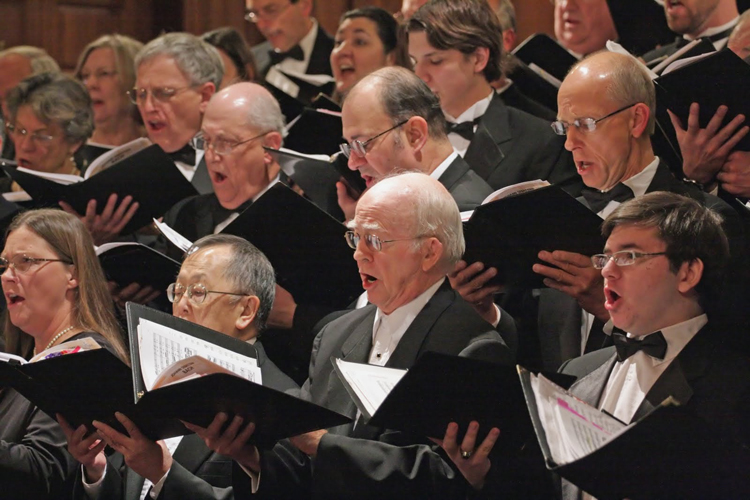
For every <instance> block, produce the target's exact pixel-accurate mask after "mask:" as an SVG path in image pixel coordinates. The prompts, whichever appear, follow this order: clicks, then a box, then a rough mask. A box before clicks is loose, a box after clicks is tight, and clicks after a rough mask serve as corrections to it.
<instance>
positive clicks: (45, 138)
mask: <svg viewBox="0 0 750 500" xmlns="http://www.w3.org/2000/svg"><path fill="white" fill-rule="evenodd" d="M5 128H6V129H7V130H8V133H9V134H11V135H13V136H14V137H15V139H14V140H16V139H18V138H20V137H26V136H29V138H30V139H31V141H32V142H33V143H35V144H36V145H38V146H47V145H48V144H49V143H50V142H52V139H54V138H55V136H54V135H49V134H42V133H40V132H32V133H29V131H28V130H26V129H25V128H21V127H18V126H16V125H13V124H12V123H8V124H6V125H5Z"/></svg>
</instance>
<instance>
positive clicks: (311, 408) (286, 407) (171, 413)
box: [126, 303, 350, 447]
mask: <svg viewBox="0 0 750 500" xmlns="http://www.w3.org/2000/svg"><path fill="white" fill-rule="evenodd" d="M126 309H127V317H128V331H129V334H130V355H131V360H132V364H133V370H132V374H133V393H132V394H133V395H134V396H135V399H136V400H137V404H136V406H139V407H142V409H143V410H144V411H148V412H149V413H152V414H156V415H160V416H164V417H169V418H177V419H180V420H184V421H186V422H191V423H194V424H197V425H200V426H202V427H207V426H208V425H209V424H210V423H211V421H212V420H213V419H214V417H215V416H216V414H217V413H219V412H226V413H228V414H229V415H230V417H231V416H232V415H240V416H242V417H243V419H244V420H245V422H248V421H253V422H255V425H256V429H255V432H254V434H253V438H252V439H253V442H255V443H256V444H257V445H258V446H261V447H266V446H273V444H274V443H275V442H276V441H278V440H279V439H283V438H285V437H289V436H295V435H298V434H302V433H304V432H309V431H313V430H317V429H322V428H326V427H333V426H336V425H341V424H345V423H347V422H349V421H350V419H349V418H348V417H345V416H343V415H340V414H339V413H336V412H333V411H331V410H328V409H326V408H323V407H321V406H318V405H315V404H313V403H310V402H308V401H305V400H302V399H299V398H297V397H294V396H292V395H289V394H286V393H284V392H280V391H277V390H275V389H271V388H269V387H264V386H262V385H260V384H257V383H254V382H251V381H250V380H247V379H245V378H242V377H240V376H238V375H229V374H227V373H213V374H209V375H204V376H201V377H199V378H192V379H189V380H184V381H178V382H175V383H172V384H170V385H166V386H164V387H160V388H158V389H154V390H150V391H149V390H148V389H147V388H146V385H145V382H144V377H143V373H142V368H143V365H142V364H141V345H140V342H139V338H140V337H139V326H141V327H143V326H144V325H142V321H143V320H147V321H150V322H153V323H157V324H158V325H161V326H164V327H167V328H169V329H172V330H177V331H178V332H180V333H183V334H185V335H188V336H190V337H194V338H195V339H199V341H202V342H201V343H207V344H209V345H211V346H218V347H221V348H224V349H227V350H229V351H232V352H234V353H237V354H240V355H242V356H245V357H249V358H257V353H256V352H255V347H254V346H253V345H252V344H249V343H247V342H243V341H241V340H238V339H235V338H232V337H229V336H228V335H224V334H222V333H219V332H215V331H213V330H210V329H208V328H204V327H202V326H200V325H196V324H195V323H191V322H189V321H185V320H182V319H180V318H176V317H174V316H171V315H169V314H165V313H162V312H160V311H156V310H154V309H149V308H147V307H144V306H141V305H138V304H134V303H128V304H127V306H126ZM140 335H141V336H144V335H146V334H145V333H144V331H142V332H140ZM159 342H160V343H159V344H158V345H160V346H162V348H165V349H169V348H174V349H176V348H177V347H176V346H175V345H168V344H166V343H164V342H162V341H159ZM181 347H182V348H183V349H186V350H187V349H189V348H188V347H187V346H181ZM187 354H198V355H201V352H200V350H199V351H198V352H192V351H190V352H182V353H180V355H182V356H183V357H187V356H186V355H187ZM206 357H207V359H209V358H211V357H214V359H215V357H216V355H215V354H213V355H212V354H210V353H208V354H206ZM178 359H179V358H178ZM178 368H179V367H178Z"/></svg>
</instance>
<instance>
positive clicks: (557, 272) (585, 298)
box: [532, 250, 609, 322]
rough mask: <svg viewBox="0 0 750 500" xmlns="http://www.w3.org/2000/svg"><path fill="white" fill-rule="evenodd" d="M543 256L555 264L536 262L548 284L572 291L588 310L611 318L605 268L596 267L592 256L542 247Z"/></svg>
mask: <svg viewBox="0 0 750 500" xmlns="http://www.w3.org/2000/svg"><path fill="white" fill-rule="evenodd" d="M538 257H539V259H540V260H542V261H544V262H548V263H549V264H552V266H554V267H550V266H545V265H543V264H534V267H533V268H532V269H533V270H534V272H535V273H537V274H541V275H542V276H545V278H544V284H545V285H546V286H548V287H550V288H553V289H555V290H559V291H561V292H563V293H565V294H567V295H570V296H571V297H573V298H574V299H576V300H577V301H578V305H580V306H581V307H582V308H583V309H584V310H586V311H588V312H590V313H591V314H593V315H594V316H596V317H597V318H598V319H600V320H602V321H605V322H606V321H607V320H609V313H607V310H606V309H605V308H604V279H603V278H602V274H601V271H598V270H596V269H594V266H593V265H592V264H591V259H590V258H589V257H587V256H585V255H582V254H580V253H573V252H564V251H562V250H556V251H554V252H546V251H544V250H542V251H541V252H539V255H538Z"/></svg>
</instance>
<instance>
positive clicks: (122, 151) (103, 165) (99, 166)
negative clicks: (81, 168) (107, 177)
mask: <svg viewBox="0 0 750 500" xmlns="http://www.w3.org/2000/svg"><path fill="white" fill-rule="evenodd" d="M150 145H151V141H150V140H148V139H147V138H145V137H139V138H138V139H134V140H132V141H130V142H128V143H126V144H123V145H122V146H118V147H116V148H113V149H111V150H109V151H107V152H106V153H104V154H103V155H101V156H99V157H98V158H97V159H95V160H94V161H92V162H91V165H89V168H87V169H86V173H84V174H83V178H84V179H88V178H89V177H91V176H92V175H94V174H98V173H99V172H101V171H102V170H106V169H108V168H109V167H111V166H113V165H117V164H118V163H120V162H121V161H122V160H124V159H125V158H127V157H129V156H133V155H134V154H136V153H137V152H139V151H141V150H143V149H146V148H147V147H149V146H150Z"/></svg>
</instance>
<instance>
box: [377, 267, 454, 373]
mask: <svg viewBox="0 0 750 500" xmlns="http://www.w3.org/2000/svg"><path fill="white" fill-rule="evenodd" d="M444 281H445V278H441V279H440V280H438V281H437V282H436V283H435V284H434V285H432V286H431V287H429V288H428V289H427V290H425V291H424V292H422V293H421V294H420V295H419V296H418V297H417V298H415V299H414V300H412V301H411V302H409V303H408V304H405V305H403V306H401V307H399V308H398V309H396V310H395V311H393V312H392V313H391V314H385V313H384V312H383V311H381V310H380V308H378V309H377V311H375V321H374V323H373V327H372V350H370V359H369V363H370V364H371V365H379V366H385V364H386V363H387V362H388V359H389V358H390V357H391V354H393V351H395V350H396V347H397V346H398V343H399V341H401V337H403V336H404V333H406V330H408V329H409V326H411V324H412V322H413V321H414V318H416V317H417V315H418V314H419V313H420V311H422V309H424V306H425V305H426V304H427V302H429V301H430V299H431V298H432V296H433V295H435V292H437V291H438V288H440V285H442V284H443V282H444Z"/></svg>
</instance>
